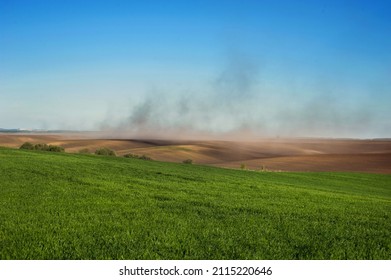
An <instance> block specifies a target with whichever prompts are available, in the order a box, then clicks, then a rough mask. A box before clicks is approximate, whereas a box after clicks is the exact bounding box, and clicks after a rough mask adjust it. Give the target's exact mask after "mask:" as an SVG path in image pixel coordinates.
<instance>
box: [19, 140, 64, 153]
mask: <svg viewBox="0 0 391 280" xmlns="http://www.w3.org/2000/svg"><path fill="white" fill-rule="evenodd" d="M20 149H25V150H37V151H48V152H64V148H63V147H60V146H56V145H47V144H35V145H33V144H31V143H30V142H26V143H24V144H23V145H22V146H20Z"/></svg>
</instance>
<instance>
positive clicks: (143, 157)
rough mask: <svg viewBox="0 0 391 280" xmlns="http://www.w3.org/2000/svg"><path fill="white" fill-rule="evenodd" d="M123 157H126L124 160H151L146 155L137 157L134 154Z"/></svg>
mask: <svg viewBox="0 0 391 280" xmlns="http://www.w3.org/2000/svg"><path fill="white" fill-rule="evenodd" d="M124 157H126V158H137V159H143V160H152V158H150V157H149V156H147V155H142V156H139V155H136V154H126V155H124Z"/></svg>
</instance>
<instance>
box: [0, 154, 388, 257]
mask: <svg viewBox="0 0 391 280" xmlns="http://www.w3.org/2000/svg"><path fill="white" fill-rule="evenodd" d="M390 215H391V176H389V175H375V174H358V173H283V172H280V173H273V172H254V171H243V170H228V169H220V168H213V167H206V166H197V165H186V164H174V163H163V162H156V161H140V160H137V159H128V158H117V157H98V156H94V155H80V154H57V153H50V152H40V151H21V150H12V149H5V148H0V259H390V257H391V255H390V254H391V248H390V247H391V244H390V243H391V235H390V232H391V219H390Z"/></svg>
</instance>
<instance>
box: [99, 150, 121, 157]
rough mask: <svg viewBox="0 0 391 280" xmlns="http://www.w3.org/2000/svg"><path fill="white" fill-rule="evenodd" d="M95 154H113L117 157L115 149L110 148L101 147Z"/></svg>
mask: <svg viewBox="0 0 391 280" xmlns="http://www.w3.org/2000/svg"><path fill="white" fill-rule="evenodd" d="M95 154H96V155H98V156H113V157H115V156H116V154H115V152H114V151H113V150H110V149H108V148H100V149H97V150H96V151H95Z"/></svg>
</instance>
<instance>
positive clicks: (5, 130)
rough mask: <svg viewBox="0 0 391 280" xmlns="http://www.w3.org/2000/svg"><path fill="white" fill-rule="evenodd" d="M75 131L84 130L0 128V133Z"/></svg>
mask: <svg viewBox="0 0 391 280" xmlns="http://www.w3.org/2000/svg"><path fill="white" fill-rule="evenodd" d="M70 132H71V133H75V132H85V131H80V130H47V129H27V128H0V133H70Z"/></svg>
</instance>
